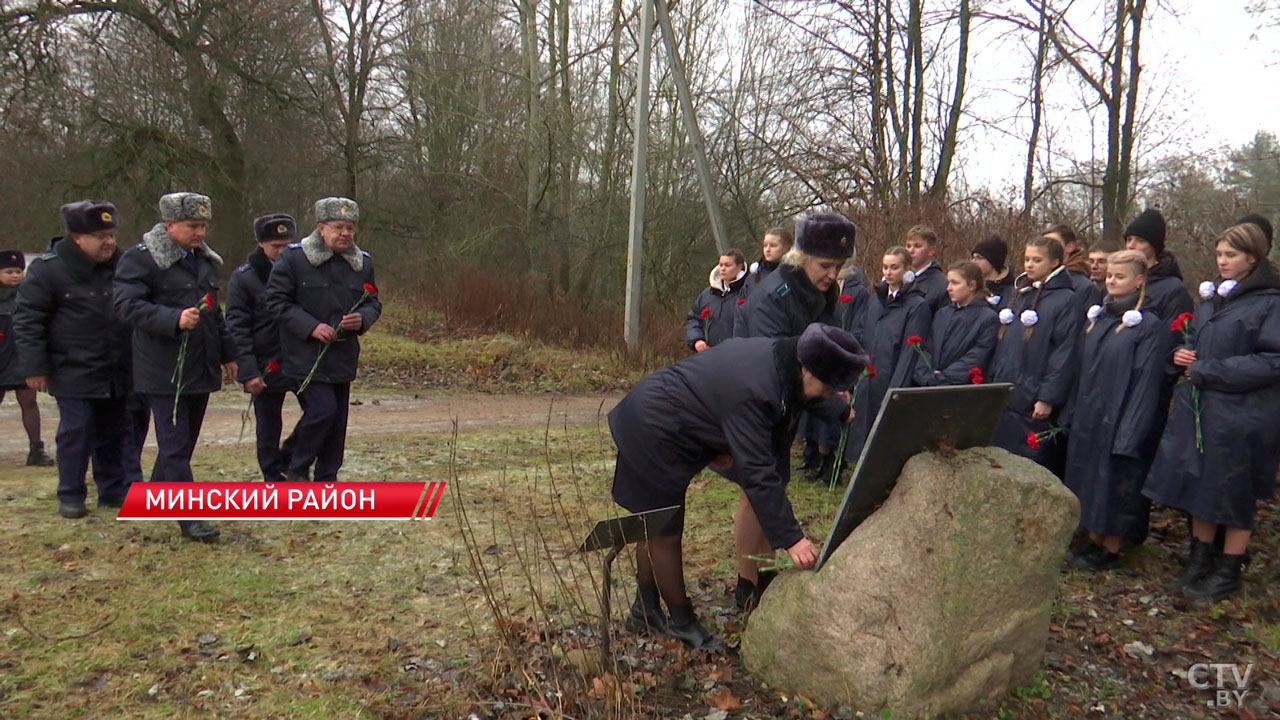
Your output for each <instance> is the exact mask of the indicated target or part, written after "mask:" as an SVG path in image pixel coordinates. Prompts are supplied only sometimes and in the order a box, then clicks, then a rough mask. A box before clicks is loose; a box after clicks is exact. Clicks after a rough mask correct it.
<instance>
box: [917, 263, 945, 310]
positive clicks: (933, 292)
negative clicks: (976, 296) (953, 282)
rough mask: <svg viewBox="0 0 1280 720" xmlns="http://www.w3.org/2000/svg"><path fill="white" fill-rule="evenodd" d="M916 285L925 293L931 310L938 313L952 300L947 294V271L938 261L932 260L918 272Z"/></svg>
mask: <svg viewBox="0 0 1280 720" xmlns="http://www.w3.org/2000/svg"><path fill="white" fill-rule="evenodd" d="M915 286H916V288H917V289H918V290H920V292H922V293H924V299H925V300H926V301H927V302H928V303H929V311H930V312H933V313H936V312H938V311H939V310H941V309H942V308H944V307H946V305H947V303H949V302H951V298H949V297H948V296H947V273H946V272H945V271H944V270H943V269H942V267H941V266H940V265H938V263H936V262H931V263H929V264H928V265H926V266H925V268H924V269H923V270H921V271H920V272H918V273H916V280H915Z"/></svg>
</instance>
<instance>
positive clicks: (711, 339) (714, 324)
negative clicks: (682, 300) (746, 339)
mask: <svg viewBox="0 0 1280 720" xmlns="http://www.w3.org/2000/svg"><path fill="white" fill-rule="evenodd" d="M707 283H708V286H707V287H705V288H703V289H702V292H700V293H698V297H697V298H696V299H695V300H694V301H693V307H692V308H690V309H689V318H688V320H686V321H685V325H684V341H685V344H686V345H688V346H689V349H690V350H692V349H694V347H693V346H694V345H695V344H696V343H697V342H698V341H699V340H705V341H706V343H707V344H708V345H710V346H712V347H715V346H716V345H719V344H720V343H722V342H724V341H725V340H728V339H729V338H731V337H733V326H734V321H735V319H736V318H737V317H738V301H739V300H745V299H746V298H745V297H744V296H743V294H742V291H743V288H744V287H746V284H747V275H745V274H744V275H743V276H742V277H740V278H738V279H737V280H734V281H733V282H731V283H729V284H728V285H727V286H726V285H725V284H724V282H723V281H721V280H720V268H719V266H717V267H714V268H712V269H711V277H710V278H708V279H707ZM744 304H745V303H744ZM707 310H710V311H711V314H710V316H709V317H706V318H703V317H702V314H703V312H705V311H707Z"/></svg>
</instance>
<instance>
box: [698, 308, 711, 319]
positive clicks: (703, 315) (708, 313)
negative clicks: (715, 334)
mask: <svg viewBox="0 0 1280 720" xmlns="http://www.w3.org/2000/svg"><path fill="white" fill-rule="evenodd" d="M699 317H701V318H702V319H703V320H706V319H707V318H709V317H711V308H703V309H702V313H701V315H699Z"/></svg>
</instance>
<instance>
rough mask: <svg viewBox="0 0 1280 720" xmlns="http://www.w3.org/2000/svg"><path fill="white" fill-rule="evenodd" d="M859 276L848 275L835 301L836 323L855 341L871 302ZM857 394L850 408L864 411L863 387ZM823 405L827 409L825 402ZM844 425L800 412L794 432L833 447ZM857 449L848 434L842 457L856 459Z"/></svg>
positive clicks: (859, 445) (865, 401)
mask: <svg viewBox="0 0 1280 720" xmlns="http://www.w3.org/2000/svg"><path fill="white" fill-rule="evenodd" d="M859 277H865V276H864V275H862V273H861V272H858V273H857V274H855V275H851V276H850V277H849V278H847V279H846V280H845V282H844V285H843V286H842V287H841V288H840V296H839V299H838V302H837V304H836V322H837V323H838V324H839V326H840V328H841V329H843V330H846V331H848V332H849V333H850V334H851V335H853V336H854V337H855V338H857V340H858V342H859V343H862V339H863V331H864V329H865V325H866V321H867V310H868V308H870V307H871V306H872V305H873V304H874V302H873V301H872V299H871V292H870V291H869V290H867V287H866V286H865V285H863V284H862V283H861V282H859V280H858V278H859ZM864 385H865V383H864ZM858 395H859V396H860V397H859V399H858V400H857V401H855V404H854V411H855V412H860V413H861V412H866V411H867V407H868V405H867V392H866V388H865V386H864V387H863V388H862V389H861V390H860V391H859V393H858ZM823 407H824V408H827V405H824V406H823ZM827 415H830V409H829V408H828V409H827ZM844 427H845V425H844V423H842V422H840V421H839V420H833V419H831V418H830V417H826V418H820V417H817V416H815V415H814V414H813V413H804V415H803V416H802V417H801V418H800V429H799V431H798V432H797V434H798V435H800V436H801V437H804V438H806V439H807V440H809V441H811V442H812V443H814V444H817V445H818V446H820V447H824V448H830V449H834V448H836V447H837V446H838V445H839V443H840V433H841V431H842V430H843V429H844ZM851 433H852V429H851ZM861 448H862V445H861V442H860V441H857V440H855V436H854V435H853V434H851V435H850V439H849V441H848V442H847V443H846V444H845V460H847V461H854V460H857V454H858V453H860V452H861Z"/></svg>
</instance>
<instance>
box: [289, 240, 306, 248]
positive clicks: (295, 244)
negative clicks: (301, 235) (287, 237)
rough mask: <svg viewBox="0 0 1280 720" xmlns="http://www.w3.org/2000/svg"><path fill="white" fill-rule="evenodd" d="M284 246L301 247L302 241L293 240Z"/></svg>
mask: <svg viewBox="0 0 1280 720" xmlns="http://www.w3.org/2000/svg"><path fill="white" fill-rule="evenodd" d="M285 247H287V248H300V247H302V242H301V241H299V242H295V243H289V244H288V245H286V246H285Z"/></svg>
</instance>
